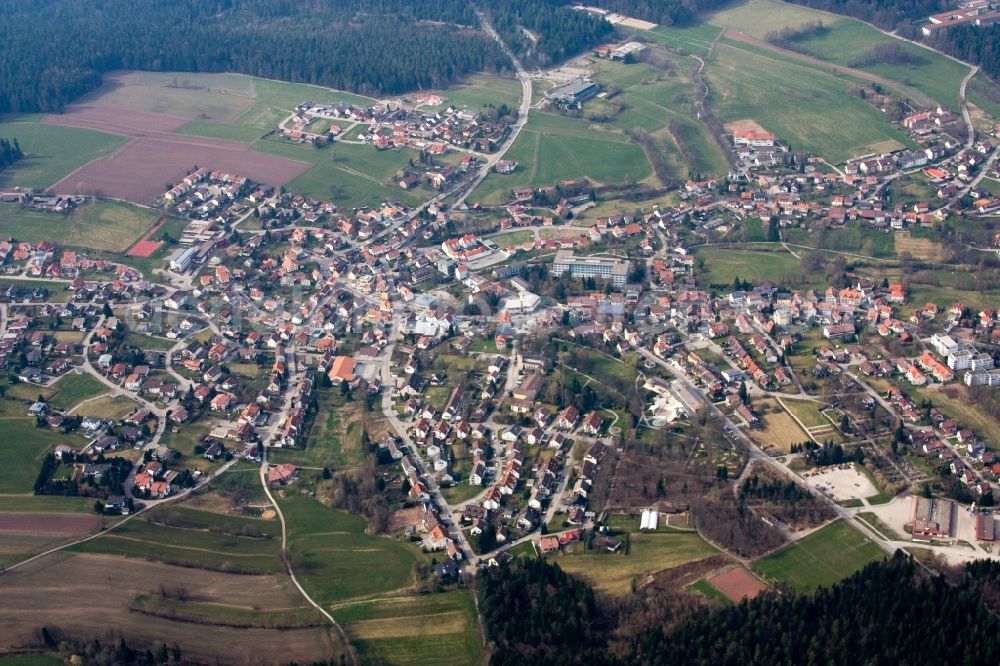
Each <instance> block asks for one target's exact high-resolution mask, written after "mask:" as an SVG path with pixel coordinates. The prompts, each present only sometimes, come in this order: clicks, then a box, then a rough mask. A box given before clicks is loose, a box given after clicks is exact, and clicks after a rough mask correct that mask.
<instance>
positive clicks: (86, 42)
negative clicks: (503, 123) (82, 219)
mask: <svg viewBox="0 0 1000 666" xmlns="http://www.w3.org/2000/svg"><path fill="white" fill-rule="evenodd" d="M0 16H3V20H2V21H0V112H5V111H16V112H25V111H59V110H61V109H62V108H63V107H64V106H65V105H66V104H68V103H70V102H72V101H73V100H74V99H76V98H77V97H79V96H80V95H82V94H84V93H86V92H89V91H91V90H93V89H94V88H96V87H98V86H99V85H100V83H101V74H102V73H103V72H107V71H111V70H116V69H141V70H151V71H182V72H222V71H231V72H241V73H245V74H251V75H254V76H262V77H267V78H275V79H282V80H286V81H297V82H307V83H316V84H322V85H327V86H331V87H335V88H343V89H348V90H353V91H357V92H361V93H365V94H393V93H398V92H403V91H407V90H415V89H417V88H421V87H423V88H430V87H441V86H445V85H448V84H449V83H452V82H454V81H456V80H457V79H459V78H461V77H462V76H463V75H464V74H466V73H469V72H473V71H498V70H504V69H507V68H509V67H510V64H509V61H508V60H507V58H506V57H505V56H504V54H503V53H502V51H501V50H500V49H499V47H498V46H497V45H496V43H495V42H494V41H493V40H491V39H490V38H489V37H488V36H487V35H485V33H483V32H481V31H479V30H476V29H473V28H470V27H467V26H475V25H476V16H475V13H474V12H473V10H472V7H471V5H470V3H468V2H458V1H457V0H421V2H413V1H412V0H336V1H335V2H330V1H320V0H143V1H142V2H131V1H126V0H33V1H32V2H22V1H20V0H0Z"/></svg>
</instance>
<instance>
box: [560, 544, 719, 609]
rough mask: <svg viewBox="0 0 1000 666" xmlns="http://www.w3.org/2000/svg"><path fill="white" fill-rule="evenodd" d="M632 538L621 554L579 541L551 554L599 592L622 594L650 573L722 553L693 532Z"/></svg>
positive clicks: (565, 568) (567, 569)
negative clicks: (560, 551) (589, 547)
mask: <svg viewBox="0 0 1000 666" xmlns="http://www.w3.org/2000/svg"><path fill="white" fill-rule="evenodd" d="M629 540H630V544H629V547H628V549H627V550H623V551H619V552H617V553H608V552H605V551H601V550H585V548H586V547H585V546H584V544H582V543H576V544H573V545H572V546H571V547H569V548H568V549H567V550H566V552H564V553H561V554H559V555H555V556H550V557H551V558H552V561H553V562H555V563H556V564H558V565H559V566H560V567H561V568H562V569H563V570H564V571H566V572H568V573H571V574H573V575H576V576H579V577H580V578H582V579H584V580H586V581H587V582H588V583H590V584H591V585H592V586H593V587H594V589H596V590H598V591H599V592H603V593H605V594H609V595H613V596H619V595H623V594H626V593H628V591H629V590H630V589H631V587H632V582H633V581H634V580H637V579H641V578H642V577H643V576H645V575H646V574H650V573H653V572H655V571H660V570H661V569H670V568H672V567H676V566H680V565H681V564H686V563H688V562H695V561H697V560H702V559H704V558H706V557H710V556H712V555H715V554H716V553H717V552H718V551H717V550H716V549H715V548H713V547H712V546H711V545H710V544H708V543H707V542H705V541H704V540H702V538H701V537H700V536H698V534H697V533H693V532H691V533H688V532H674V531H669V532H667V531H663V532H653V533H646V532H633V533H631V534H630V535H629Z"/></svg>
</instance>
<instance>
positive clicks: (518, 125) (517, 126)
mask: <svg viewBox="0 0 1000 666" xmlns="http://www.w3.org/2000/svg"><path fill="white" fill-rule="evenodd" d="M476 14H477V15H478V16H479V22H480V24H481V25H482V27H483V30H485V31H486V34H488V35H489V36H490V37H492V38H493V39H494V40H495V41H496V43H497V44H499V45H500V48H501V49H503V52H504V53H506V54H507V57H508V58H510V61H511V63H513V65H514V71H515V72H516V73H517V78H518V80H519V81H520V82H521V106H520V108H519V109H518V112H517V122H515V123H514V124H513V125H512V126H511V129H510V136H508V137H507V140H506V141H504V144H503V145H502V146H501V147H500V150H498V151H497V152H495V153H493V155H491V156H490V157H489V159H487V160H486V163H485V164H483V166H482V167H481V168H480V169H479V174H478V175H477V176H476V177H475V178H474V179H473V180H472V182H471V183H469V184H468V186H467V187H466V190H465V191H464V192H463V193H462V194H461V195H459V197H458V199H456V200H455V204H454V207H455V208H457V207H459V206H461V205H462V204H463V203H465V200H466V199H467V198H468V197H469V195H470V194H472V192H473V191H475V189H476V188H477V187H479V184H480V183H482V182H483V180H484V179H485V178H486V176H488V175H489V173H490V171H491V170H492V169H493V167H494V166H495V165H496V163H497V162H499V161H500V160H502V159H503V156H504V155H505V154H506V153H507V151H508V150H510V147H511V146H512V145H514V141H516V140H517V136H518V135H519V134H520V133H521V130H522V129H524V126H525V124H527V122H528V111H529V109H530V108H531V77H530V76H529V75H528V72H527V70H525V69H524V66H523V65H522V64H521V61H520V60H519V59H518V57H517V56H516V55H514V52H513V51H511V50H510V48H508V47H507V45H506V44H505V43H504V41H503V39H501V38H500V35H499V34H498V33H497V31H496V30H494V28H493V26H492V25H491V24H490V22H489V21H488V20H487V19H486V16H485V15H484V14H483V13H482V12H481V11H479V10H478V9H477V10H476Z"/></svg>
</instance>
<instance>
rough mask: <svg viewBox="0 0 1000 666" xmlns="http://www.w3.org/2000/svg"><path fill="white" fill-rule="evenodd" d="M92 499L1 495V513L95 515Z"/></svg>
mask: <svg viewBox="0 0 1000 666" xmlns="http://www.w3.org/2000/svg"><path fill="white" fill-rule="evenodd" d="M93 511H94V500H93V499H92V498H90V497H61V496H58V495H0V513H93Z"/></svg>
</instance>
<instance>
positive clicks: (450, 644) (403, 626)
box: [333, 590, 483, 666]
mask: <svg viewBox="0 0 1000 666" xmlns="http://www.w3.org/2000/svg"><path fill="white" fill-rule="evenodd" d="M333 616H334V619H336V620H337V622H339V623H341V624H342V625H343V627H344V630H345V631H346V632H347V635H348V636H349V637H350V639H351V643H352V644H353V645H354V647H355V648H356V649H357V651H358V655H359V656H360V657H361V660H362V662H364V663H373V664H374V663H379V664H399V665H401V666H408V665H410V664H413V665H415V666H416V665H419V666H423V665H424V664H443V665H450V666H466V665H467V666H474V665H476V664H481V663H482V660H483V657H482V643H481V640H480V636H479V627H478V624H477V622H476V609H475V606H474V604H473V601H472V593H471V592H469V591H468V590H451V591H448V592H443V593H438V594H429V595H421V596H418V597H415V596H398V597H392V598H388V599H379V600H376V601H369V602H361V603H357V604H353V605H350V606H344V607H338V608H335V609H334V610H333Z"/></svg>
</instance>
